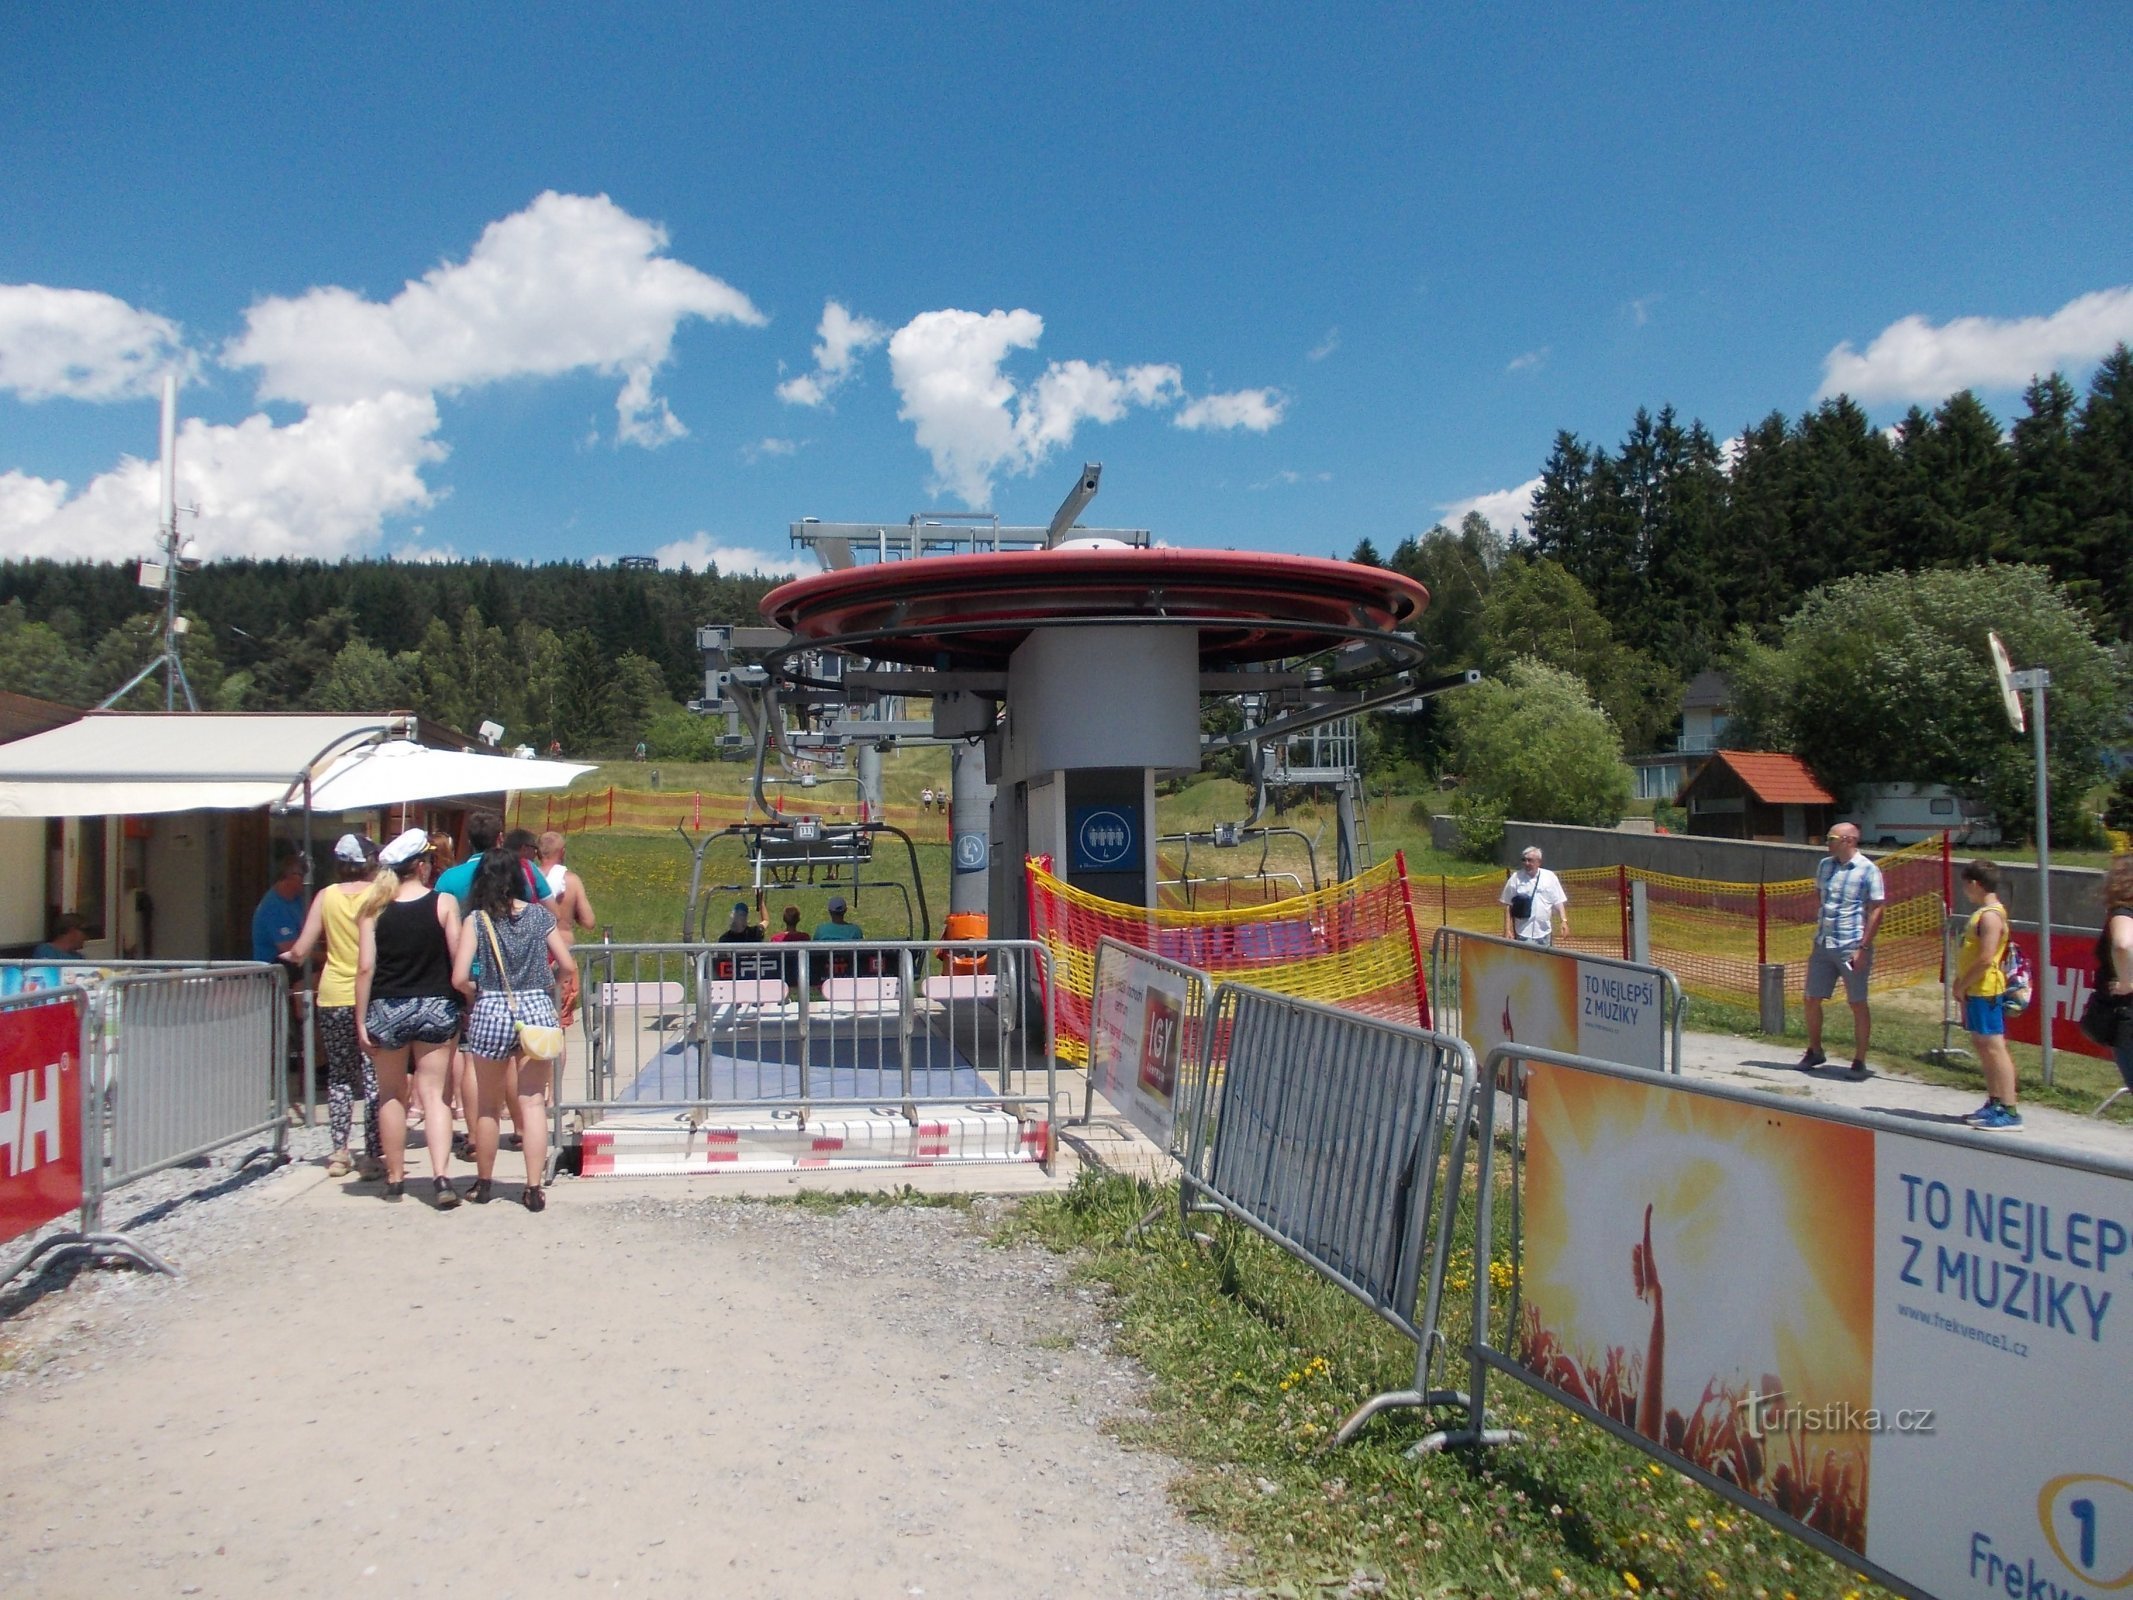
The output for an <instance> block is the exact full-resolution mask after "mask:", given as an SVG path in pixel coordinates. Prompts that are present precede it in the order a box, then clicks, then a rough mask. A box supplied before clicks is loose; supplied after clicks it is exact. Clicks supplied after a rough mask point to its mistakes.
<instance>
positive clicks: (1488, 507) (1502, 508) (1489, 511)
mask: <svg viewBox="0 0 2133 1600" xmlns="http://www.w3.org/2000/svg"><path fill="white" fill-rule="evenodd" d="M1540 486H1541V481H1540V479H1539V478H1537V477H1534V478H1528V479H1527V480H1526V481H1525V482H1524V483H1522V484H1520V485H1518V487H1517V488H1515V489H1491V490H1490V491H1489V492H1488V493H1486V494H1477V495H1470V496H1468V497H1467V498H1466V499H1464V500H1454V501H1452V502H1451V503H1449V504H1448V505H1441V506H1439V507H1438V508H1437V512H1438V520H1439V521H1440V522H1442V523H1443V524H1444V525H1445V526H1446V527H1447V528H1457V527H1458V526H1459V524H1460V523H1462V522H1464V521H1465V520H1466V514H1467V513H1468V512H1469V511H1478V512H1480V513H1481V514H1482V515H1483V516H1484V517H1486V518H1487V519H1488V520H1489V522H1490V524H1491V525H1492V526H1493V527H1494V528H1495V529H1496V531H1497V532H1498V533H1500V534H1502V535H1503V536H1504V537H1505V538H1507V539H1523V538H1524V537H1525V536H1526V534H1527V532H1528V531H1529V529H1530V528H1531V525H1532V522H1533V497H1534V496H1535V495H1536V494H1538V493H1539V492H1540Z"/></svg>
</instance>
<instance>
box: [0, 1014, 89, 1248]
mask: <svg viewBox="0 0 2133 1600" xmlns="http://www.w3.org/2000/svg"><path fill="white" fill-rule="evenodd" d="M80 1049H81V1011H80V1008H79V1007H78V1006H77V1005H76V1004H75V1003H73V1002H72V1001H68V1000H60V1001H55V1002H54V1003H53V1004H51V1005H41V1006H24V1007H19V1008H14V1009H10V1010H7V1011H0V1240H7V1239H13V1238H15V1237H17V1236H18V1235H20V1234H24V1233H27V1232H29V1231H30V1230H31V1229H32V1228H36V1227H40V1226H42V1225H43V1224H45V1223H47V1222H50V1221H51V1220H52V1219H53V1218H54V1217H58V1216H64V1215H65V1214H66V1213H67V1212H69V1211H72V1210H73V1209H74V1208H75V1207H77V1206H79V1205H80V1204H81V1184H82V1153H81V1070H80V1069H81V1062H80V1059H79V1052H80Z"/></svg>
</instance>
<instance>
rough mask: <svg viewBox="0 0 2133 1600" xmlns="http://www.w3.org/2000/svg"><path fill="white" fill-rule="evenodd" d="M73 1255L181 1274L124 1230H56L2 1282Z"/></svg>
mask: <svg viewBox="0 0 2133 1600" xmlns="http://www.w3.org/2000/svg"><path fill="white" fill-rule="evenodd" d="M70 1255H86V1256H88V1257H90V1258H91V1259H92V1260H95V1261H131V1262H132V1263H133V1264H134V1265H135V1266H140V1267H146V1268H147V1269H148V1270H149V1271H151V1272H160V1273H162V1274H163V1275H164V1276H165V1277H168V1278H175V1277H179V1276H181V1274H180V1273H179V1271H178V1269H177V1268H176V1267H174V1266H172V1265H171V1264H170V1263H169V1262H168V1261H165V1260H164V1259H163V1258H162V1257H161V1256H159V1255H157V1254H156V1253H155V1252H154V1251H153V1250H151V1249H149V1248H148V1246H146V1245H145V1244H139V1243H136V1242H135V1241H134V1240H132V1239H129V1238H127V1237H126V1235H124V1234H123V1233H80V1232H69V1233H55V1234H53V1235H52V1236H51V1237H50V1238H48V1239H40V1240H38V1241H37V1243H36V1244H35V1245H33V1246H32V1247H31V1248H30V1250H29V1252H28V1254H26V1255H24V1256H23V1258H22V1259H21V1260H20V1261H17V1262H16V1263H15V1264H14V1265H13V1266H11V1267H9V1268H8V1269H7V1270H6V1271H4V1272H0V1284H8V1283H12V1282H14V1280H15V1279H16V1278H18V1277H20V1276H21V1275H22V1274H24V1273H26V1272H28V1271H29V1270H30V1269H31V1268H32V1267H36V1268H37V1269H38V1270H39V1271H42V1270H43V1269H44V1267H48V1266H50V1265H51V1264H52V1263H53V1262H55V1261H58V1260H61V1259H63V1258H64V1257H66V1256H70ZM40 1263H41V1265H40Z"/></svg>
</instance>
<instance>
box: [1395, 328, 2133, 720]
mask: <svg viewBox="0 0 2133 1600" xmlns="http://www.w3.org/2000/svg"><path fill="white" fill-rule="evenodd" d="M1354 559H1356V560H1358V561H1367V562H1370V563H1372V564H1382V565H1388V566H1392V567H1395V568H1397V569H1399V570H1400V571H1402V572H1406V573H1408V574H1410V575H1411V576H1413V577H1415V578H1418V579H1420V580H1421V581H1422V582H1423V583H1424V584H1426V585H1427V586H1428V587H1429V590H1430V592H1431V594H1432V596H1433V597H1434V603H1433V604H1432V605H1431V607H1430V609H1429V612H1428V613H1427V615H1426V616H1425V618H1424V621H1423V625H1422V631H1423V634H1424V636H1425V639H1426V642H1428V643H1429V644H1430V645H1432V646H1433V647H1434V648H1433V654H1434V656H1435V657H1436V659H1437V660H1439V661H1440V662H1442V663H1443V664H1444V665H1445V666H1448V667H1450V666H1480V667H1483V668H1486V669H1488V670H1490V671H1492V672H1501V671H1502V670H1504V669H1505V668H1506V667H1507V666H1508V665H1509V663H1510V661H1511V660H1513V659H1516V658H1517V657H1519V656H1537V657H1538V658H1540V659H1542V660H1544V661H1546V662H1548V663H1549V664H1550V665H1553V666H1557V667H1561V668H1564V669H1566V670H1569V671H1571V672H1573V673H1574V674H1575V675H1576V676H1577V677H1578V678H1580V679H1581V680H1583V682H1584V683H1585V684H1586V686H1587V688H1588V689H1589V690H1590V692H1591V694H1592V696H1593V698H1594V699H1595V700H1596V701H1597V702H1599V704H1600V705H1601V706H1602V707H1603V708H1604V709H1605V710H1607V712H1608V713H1609V715H1610V716H1611V717H1612V718H1613V720H1614V722H1615V724H1616V726H1617V728H1618V729H1619V730H1620V731H1621V733H1622V736H1623V739H1624V743H1625V746H1626V747H1627V748H1628V749H1630V750H1632V751H1635V750H1646V749H1652V748H1654V747H1655V746H1656V745H1658V744H1661V743H1663V742H1664V737H1665V731H1666V729H1667V728H1668V727H1669V726H1670V725H1671V723H1672V722H1673V719H1674V717H1675V714H1676V710H1677V708H1678V704H1679V698H1680V691H1681V687H1682V685H1683V684H1684V683H1685V682H1686V681H1687V680H1688V679H1689V678H1691V677H1693V676H1694V675H1695V674H1696V673H1698V672H1700V671H1702V670H1703V669H1705V668H1706V667H1713V666H1717V667H1724V666H1727V665H1729V664H1730V662H1731V660H1732V658H1733V656H1734V655H1735V654H1736V653H1737V652H1738V651H1739V650H1740V649H1742V648H1743V647H1744V645H1745V644H1747V643H1749V642H1751V641H1755V640H1760V641H1762V642H1764V643H1770V642H1774V640H1775V639H1776V637H1777V635H1778V632H1779V629H1780V627H1781V625H1782V624H1783V623H1784V621H1785V619H1786V618H1788V617H1790V616H1792V615H1793V614H1794V613H1796V612H1798V611H1799V610H1800V608H1801V607H1802V606H1803V605H1804V604H1805V603H1806V601H1807V599H1808V597H1809V596H1810V595H1811V594H1813V593H1815V592H1816V591H1818V590H1820V589H1822V588H1823V587H1824V586H1825V585H1828V584H1831V583H1833V582H1835V581H1837V580H1840V579H1845V578H1850V577H1856V576H1870V575H1874V574H1879V573H1890V572H1902V571H1914V572H1915V571H1924V570H1929V569H1936V568H1976V567H1979V566H1982V565H1984V564H1987V563H2004V564H2009V565H2028V566H2035V567H2039V568H2042V569H2044V570H2045V571H2047V572H2048V573H2049V574H2050V575H2051V578H2052V579H2053V581H2054V582H2055V583H2056V584H2057V585H2059V587H2060V589H2061V591H2062V592H2063V593H2064V595H2065V596H2066V597H2067V598H2068V599H2069V600H2070V601H2071V602H2072V603H2073V604H2074V605H2075V606H2076V607H2078V608H2079V610H2080V611H2081V613H2082V614H2083V615H2085V616H2086V618H2087V619H2088V621H2089V623H2090V625H2091V626H2092V627H2093V629H2094V630H2095V632H2096V634H2097V635H2098V637H2099V638H2101V639H2102V640H2103V641H2105V642H2107V643H2112V644H2124V643H2126V642H2128V641H2133V353H2129V352H2128V350H2127V348H2126V346H2124V345H2120V346H2119V347H2118V348H2117V349H2116V350H2114V351H2112V353H2111V354H2110V355H2109V356H2108V357H2106V358H2105V359H2104V361H2103V362H2102V363H2101V365H2100V366H2099V367H2098V369H2097V371H2096V373H2095V375H2094V377H2093V379H2092V380H2091V382H2090V384H2089V387H2088V392H2087V393H2086V395H2080V394H2077V393H2076V391H2075V390H2074V388H2073V387H2072V385H2070V384H2069V383H2068V382H2067V381H2066V379H2065V378H2064V377H2062V376H2060V375H2058V374H2053V375H2051V376H2049V377H2045V378H2040V379H2037V380H2036V381H2034V382H2033V383H2031V384H2030V386H2029V388H2028V389H2027V391H2026V392H2025V393H2024V395H2023V410H2022V414H2021V415H2020V416H2018V417H2017V418H2016V419H2015V420H2014V422H2013V424H2012V426H2011V427H2008V428H2004V429H2003V428H2002V426H2001V424H2000V422H1999V420H1998V419H1997V418H1995V417H1994V416H1993V415H1992V414H1991V413H1990V412H1989V411H1987V410H1986V408H1985V407H1984V406H1983V405H1982V404H1981V403H1980V402H1979V401H1978V399H1977V397H1976V396H1975V395H1973V394H1971V393H1970V392H1968V391H1967V390H1966V391H1963V392H1961V393H1958V394H1955V395H1953V396H1951V397H1950V398H1949V399H1947V400H1945V401H1943V402H1942V403H1941V404H1940V405H1939V406H1938V407H1936V408H1935V409H1934V410H1932V411H1930V412H1928V411H1925V410H1921V409H1918V408H1915V407H1914V408H1913V409H1912V410H1911V411H1910V413H1909V414H1908V415H1906V416H1905V417H1904V418H1903V419H1902V420H1901V421H1900V422H1898V423H1897V424H1896V425H1895V426H1894V427H1892V428H1889V429H1886V430H1884V429H1877V428H1876V427H1874V426H1873V424H1872V423H1871V421H1870V420H1869V419H1868V417H1867V415H1866V413H1865V412H1864V411H1863V410H1861V409H1860V407H1859V406H1858V405H1856V404H1855V403H1853V402H1852V401H1851V400H1850V399H1848V398H1846V397H1844V396H1841V395H1840V396H1837V397H1835V398H1833V399H1830V400H1827V401H1824V402H1823V403H1822V404H1821V405H1819V406H1817V407H1816V408H1815V409H1813V410H1811V411H1809V412H1807V413H1806V414H1805V415H1803V416H1801V417H1799V418H1797V419H1787V418H1786V417H1785V416H1784V415H1782V414H1780V413H1778V412H1772V413H1771V414H1770V415H1769V416H1767V417H1765V418H1764V419H1763V420H1762V421H1761V422H1758V423H1756V424H1754V425H1753V426H1751V427H1748V428H1746V429H1745V430H1743V432H1742V433H1741V434H1740V435H1739V436H1738V438H1737V439H1734V440H1730V441H1727V442H1726V443H1724V444H1721V442H1720V441H1719V440H1718V439H1717V438H1716V437H1715V436H1714V435H1713V434H1712V432H1711V430H1710V429H1709V428H1707V427H1705V426H1704V424H1703V423H1701V422H1697V421H1691V422H1687V423H1684V422H1683V421H1682V420H1681V419H1680V418H1679V417H1678V416H1677V415H1676V414H1675V412H1674V411H1673V410H1672V408H1666V409H1662V410H1661V411H1660V412H1658V414H1657V415H1653V414H1652V413H1650V412H1648V411H1643V410H1640V411H1638V413H1637V414H1636V416H1635V418H1634V419H1633V420H1632V421H1631V423H1630V426H1629V430H1628V432H1627V433H1626V434H1625V435H1624V437H1623V439H1622V442H1621V444H1620V446H1619V447H1618V448H1616V449H1613V450H1609V449H1608V448H1607V447H1606V446H1605V445H1604V444H1597V443H1592V442H1588V441H1586V440H1584V439H1580V438H1578V437H1577V436H1576V435H1574V434H1570V433H1561V434H1558V435H1557V436H1556V440H1555V446H1554V449H1553V450H1552V451H1551V452H1550V454H1549V456H1548V459H1547V461H1546V462H1545V463H1544V464H1543V466H1542V468H1541V474H1540V486H1539V488H1538V490H1537V491H1536V493H1535V496H1534V503H1533V513H1532V524H1531V529H1530V535H1529V537H1528V538H1525V539H1522V540H1520V541H1518V542H1517V543H1516V544H1515V545H1514V544H1511V543H1508V542H1507V541H1506V540H1504V539H1503V538H1502V537H1501V536H1500V534H1499V533H1498V532H1497V531H1496V530H1495V529H1493V528H1491V527H1490V526H1489V525H1488V523H1487V522H1486V521H1484V520H1483V519H1481V518H1480V517H1477V516H1471V515H1470V516H1469V517H1467V518H1466V520H1465V521H1464V522H1463V523H1462V524H1461V525H1460V526H1459V527H1457V528H1448V527H1443V526H1441V525H1440V526H1438V527H1435V528H1432V529H1430V530H1429V531H1428V532H1427V533H1425V534H1423V535H1421V536H1420V537H1419V538H1411V539H1406V540H1403V541H1402V542H1401V543H1400V545H1399V546H1398V547H1397V548H1396V549H1394V550H1393V551H1392V552H1390V554H1389V555H1381V554H1380V553H1379V552H1378V551H1377V550H1375V549H1373V548H1372V547H1371V546H1370V545H1369V544H1368V543H1367V542H1365V543H1364V544H1363V545H1361V546H1359V547H1358V548H1357V550H1356V552H1355V557H1354ZM1393 743H1394V744H1395V746H1398V745H1401V744H1403V743H1404V744H1405V745H1406V747H1407V749H1408V752H1409V753H1410V754H1413V755H1414V756H1416V757H1417V758H1421V759H1425V760H1426V759H1427V756H1428V753H1429V749H1430V741H1429V738H1428V732H1427V719H1425V720H1424V723H1423V725H1422V727H1421V728H1419V729H1417V730H1414V732H1413V734H1411V735H1410V736H1409V737H1407V738H1405V739H1404V740H1403V739H1402V737H1401V736H1399V735H1394V736H1393Z"/></svg>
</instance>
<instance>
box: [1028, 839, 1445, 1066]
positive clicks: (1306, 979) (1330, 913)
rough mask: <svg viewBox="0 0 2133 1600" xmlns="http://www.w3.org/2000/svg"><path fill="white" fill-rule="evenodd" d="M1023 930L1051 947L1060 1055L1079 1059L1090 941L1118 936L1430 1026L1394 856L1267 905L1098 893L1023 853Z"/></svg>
mask: <svg viewBox="0 0 2133 1600" xmlns="http://www.w3.org/2000/svg"><path fill="white" fill-rule="evenodd" d="M1028 872H1029V910H1030V937H1031V938H1033V939H1037V940H1041V941H1042V942H1043V943H1044V944H1045V945H1046V946H1047V947H1048V948H1049V949H1050V951H1051V956H1052V975H1053V978H1054V979H1055V981H1056V982H1057V985H1058V1017H1059V1039H1058V1046H1059V1057H1060V1059H1061V1060H1063V1061H1086V1060H1087V1059H1088V1039H1089V999H1090V995H1091V993H1092V992H1093V990H1094V988H1095V983H1096V942H1097V940H1099V939H1102V938H1104V937H1106V936H1109V937H1110V938H1113V939H1116V940H1118V941H1119V942H1120V943H1122V944H1130V945H1134V946H1136V947H1138V948H1139V949H1143V950H1149V951H1152V952H1154V953H1155V954H1156V955H1160V956H1167V957H1169V958H1170V959H1171V960H1173V961H1181V962H1183V963H1185V965H1187V966H1191V967H1198V968H1200V969H1201V970H1202V971H1204V972H1207V973H1209V974H1211V975H1212V976H1213V977H1214V978H1215V980H1216V981H1217V982H1220V981H1222V980H1224V979H1237V980H1239V981H1242V982H1246V983H1251V984H1255V985H1257V986H1258V987H1260V988H1262V989H1272V990H1274V991H1276V992H1278V993H1281V994H1289V995H1296V996H1298V997H1299V998H1302V999H1306V1000H1318V1001H1322V1002H1324V1003H1325V1004H1328V1005H1335V1006H1340V1007H1341V1008H1343V1009H1344V1010H1350V1011H1360V1012H1364V1013H1366V1014H1368V1015H1370V1016H1374V1017H1385V1018H1388V1019H1390V1020H1392V1021H1396V1022H1407V1023H1419V1024H1421V1025H1422V1026H1424V1027H1427V1026H1428V1025H1429V993H1428V988H1427V986H1426V984H1425V983H1424V981H1423V977H1422V960H1421V947H1420V945H1419V943H1418V941H1417V937H1416V933H1415V924H1414V918H1413V916H1412V914H1411V910H1410V907H1409V904H1408V892H1407V863H1406V861H1405V860H1404V859H1403V858H1401V857H1398V856H1395V857H1394V858H1393V859H1392V860H1390V861H1386V862H1382V863H1380V864H1379V865H1377V866H1375V867H1372V868H1371V869H1370V870H1369V871H1367V872H1365V873H1363V874H1362V875H1361V876H1360V877H1356V878H1350V879H1349V880H1348V881H1347V882H1345V883H1336V884H1332V885H1329V886H1328V887H1326V888H1323V889H1319V890H1316V891H1314V892H1313V893H1310V894H1304V895H1296V896H1293V897H1291V898H1289V899H1286V900H1276V901H1273V902H1270V903H1266V904H1257V905H1248V906H1239V907H1235V908H1226V909H1219V910H1200V911H1181V910H1177V909H1174V908H1172V907H1168V906H1155V907H1148V906H1131V905H1124V904H1122V903H1120V902H1118V901H1116V900H1103V899H1099V898H1098V897H1097V896H1095V895H1092V894H1089V893H1087V892H1086V891H1084V890H1081V889H1076V888H1074V887H1073V886H1072V885H1071V884H1068V883H1066V882H1065V881H1063V880H1062V879H1060V878H1057V877H1055V876H1054V875H1053V874H1052V872H1051V871H1050V869H1049V867H1048V865H1047V864H1046V863H1045V862H1043V861H1041V860H1038V859H1034V858H1033V859H1032V860H1031V861H1030V862H1029V867H1028Z"/></svg>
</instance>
